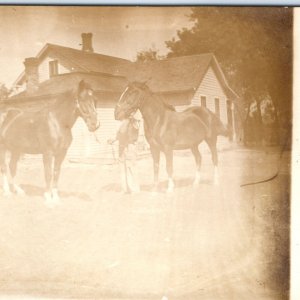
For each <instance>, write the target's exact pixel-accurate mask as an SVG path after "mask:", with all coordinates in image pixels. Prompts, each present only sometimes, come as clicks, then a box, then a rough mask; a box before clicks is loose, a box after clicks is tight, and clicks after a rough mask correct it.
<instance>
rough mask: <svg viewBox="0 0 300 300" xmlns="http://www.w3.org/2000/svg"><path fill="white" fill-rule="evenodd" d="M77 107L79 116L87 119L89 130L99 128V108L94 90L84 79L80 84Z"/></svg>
mask: <svg viewBox="0 0 300 300" xmlns="http://www.w3.org/2000/svg"><path fill="white" fill-rule="evenodd" d="M76 109H77V111H78V114H79V116H80V117H81V118H82V119H83V120H84V121H85V123H86V125H87V127H88V129H89V131H95V130H97V129H98V128H99V126H100V122H99V121H98V116H97V110H96V106H95V97H94V91H93V89H92V88H91V87H90V85H89V84H87V83H86V82H85V81H84V80H81V81H80V83H79V85H78V91H77V98H76Z"/></svg>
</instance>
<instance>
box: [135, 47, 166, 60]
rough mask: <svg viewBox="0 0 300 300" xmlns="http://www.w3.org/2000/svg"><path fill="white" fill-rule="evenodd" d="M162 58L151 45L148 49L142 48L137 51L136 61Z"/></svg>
mask: <svg viewBox="0 0 300 300" xmlns="http://www.w3.org/2000/svg"><path fill="white" fill-rule="evenodd" d="M162 58H164V57H163V56H160V55H158V50H157V49H156V48H155V47H151V48H149V49H148V50H142V51H139V52H138V53H137V56H136V61H138V62H148V61H152V60H158V59H162Z"/></svg>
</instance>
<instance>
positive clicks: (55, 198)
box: [52, 189, 61, 204]
mask: <svg viewBox="0 0 300 300" xmlns="http://www.w3.org/2000/svg"><path fill="white" fill-rule="evenodd" d="M52 202H53V204H61V202H60V198H59V195H58V190H57V189H52Z"/></svg>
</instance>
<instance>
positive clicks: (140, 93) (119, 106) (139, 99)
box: [116, 87, 144, 116]
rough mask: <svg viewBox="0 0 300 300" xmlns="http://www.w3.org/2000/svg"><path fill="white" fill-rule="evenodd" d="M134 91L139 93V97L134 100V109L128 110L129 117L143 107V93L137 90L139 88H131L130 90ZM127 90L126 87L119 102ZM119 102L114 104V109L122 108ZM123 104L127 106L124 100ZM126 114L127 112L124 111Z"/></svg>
mask: <svg viewBox="0 0 300 300" xmlns="http://www.w3.org/2000/svg"><path fill="white" fill-rule="evenodd" d="M132 89H133V90H134V91H135V90H136V91H138V92H139V97H138V99H137V100H136V103H137V104H135V105H134V106H135V107H134V108H130V109H128V112H130V113H129V114H128V116H130V115H133V114H135V113H136V112H137V110H138V109H140V108H142V106H143V98H144V97H143V92H142V91H141V90H140V89H139V88H137V87H133V88H132ZM127 90H128V87H127V88H126V89H125V91H124V92H123V93H122V95H121V96H120V100H121V99H122V98H123V96H124V95H125V93H126V92H127ZM120 100H119V101H118V103H117V104H116V108H121V107H122V104H120ZM125 103H126V104H128V102H127V101H126V100H125ZM126 112H127V111H126Z"/></svg>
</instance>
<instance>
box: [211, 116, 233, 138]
mask: <svg viewBox="0 0 300 300" xmlns="http://www.w3.org/2000/svg"><path fill="white" fill-rule="evenodd" d="M211 116H212V125H213V127H214V128H215V132H216V135H222V136H225V137H230V136H231V134H232V128H230V126H227V125H225V124H224V123H223V122H222V121H221V119H220V118H219V117H218V116H216V115H215V114H214V113H211Z"/></svg>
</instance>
